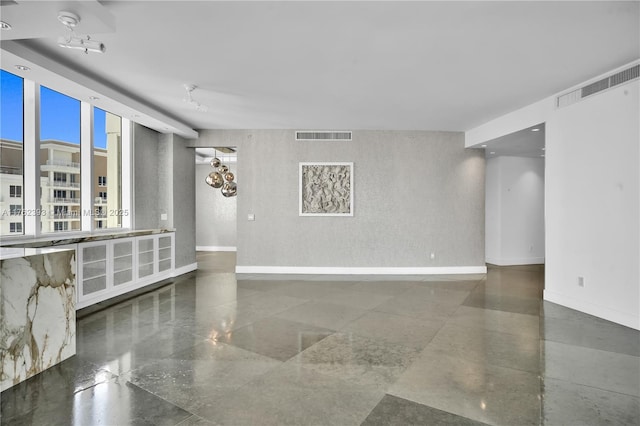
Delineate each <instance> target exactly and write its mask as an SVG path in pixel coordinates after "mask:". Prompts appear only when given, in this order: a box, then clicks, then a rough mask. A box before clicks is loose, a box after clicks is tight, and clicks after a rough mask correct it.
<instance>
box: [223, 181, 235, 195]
mask: <svg viewBox="0 0 640 426" xmlns="http://www.w3.org/2000/svg"><path fill="white" fill-rule="evenodd" d="M221 191H222V195H224V196H225V197H234V196H236V195H237V193H238V186H237V185H236V183H235V182H225V183H224V185H223V186H222V190H221Z"/></svg>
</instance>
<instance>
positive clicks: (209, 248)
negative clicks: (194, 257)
mask: <svg viewBox="0 0 640 426" xmlns="http://www.w3.org/2000/svg"><path fill="white" fill-rule="evenodd" d="M196 251H237V250H236V247H233V246H196Z"/></svg>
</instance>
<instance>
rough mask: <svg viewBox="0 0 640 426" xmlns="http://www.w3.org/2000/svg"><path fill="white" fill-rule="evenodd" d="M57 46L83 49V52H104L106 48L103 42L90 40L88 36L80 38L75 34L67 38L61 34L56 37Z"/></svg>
mask: <svg viewBox="0 0 640 426" xmlns="http://www.w3.org/2000/svg"><path fill="white" fill-rule="evenodd" d="M58 46H60V47H66V48H68V49H79V50H84V53H89V52H94V53H104V52H105V51H106V50H107V48H106V47H105V46H104V43H101V42H99V41H95V40H91V37H90V36H87V38H80V37H75V36H72V37H68V38H67V37H64V36H62V37H60V38H58Z"/></svg>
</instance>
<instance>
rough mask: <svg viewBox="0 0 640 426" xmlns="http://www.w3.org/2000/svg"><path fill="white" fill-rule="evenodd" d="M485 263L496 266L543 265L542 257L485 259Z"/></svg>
mask: <svg viewBox="0 0 640 426" xmlns="http://www.w3.org/2000/svg"><path fill="white" fill-rule="evenodd" d="M486 261H487V263H490V264H492V265H497V266H516V265H542V264H544V257H521V258H510V259H496V258H493V257H487V259H486Z"/></svg>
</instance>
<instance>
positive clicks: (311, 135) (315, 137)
mask: <svg viewBox="0 0 640 426" xmlns="http://www.w3.org/2000/svg"><path fill="white" fill-rule="evenodd" d="M296 140H297V141H350V140H351V132H344V131H342V132H310V131H297V132H296Z"/></svg>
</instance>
